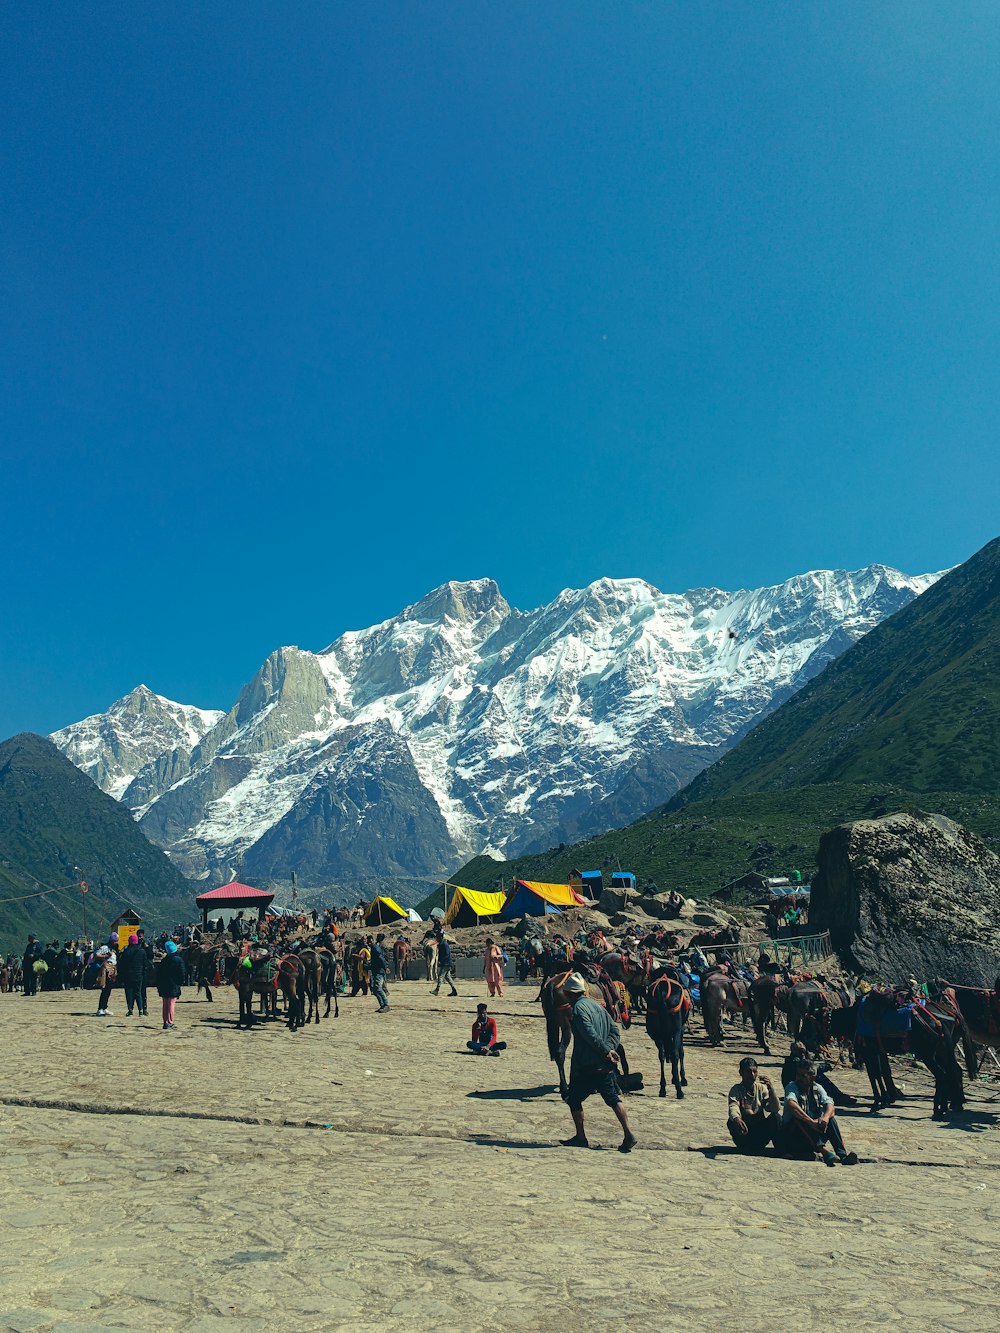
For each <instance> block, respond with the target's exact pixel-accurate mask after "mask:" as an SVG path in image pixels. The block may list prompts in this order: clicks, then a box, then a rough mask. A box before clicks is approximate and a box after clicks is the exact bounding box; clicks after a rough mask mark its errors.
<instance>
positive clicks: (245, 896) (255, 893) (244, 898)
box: [195, 880, 274, 925]
mask: <svg viewBox="0 0 1000 1333" xmlns="http://www.w3.org/2000/svg"><path fill="white" fill-rule="evenodd" d="M195 902H196V903H197V904H198V906H199V907H200V908H201V917H202V921H204V922H205V924H206V925H207V924H208V913H209V911H210V910H211V909H212V908H213V907H214V908H215V909H216V910H222V911H226V912H228V911H231V910H232V909H233V908H237V907H256V908H257V915H258V916H259V917H260V918H261V920H263V917H264V909H265V908H267V907H270V905H271V903H273V902H274V894H273V893H267V892H265V890H264V889H252V888H251V887H250V885H249V884H238V883H237V882H236V881H235V880H234V881H233V882H232V884H221V885H220V886H219V887H218V888H217V889H209V891H208V892H207V893H199V894H198V897H197V898H195Z"/></svg>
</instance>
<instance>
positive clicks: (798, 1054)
mask: <svg viewBox="0 0 1000 1333" xmlns="http://www.w3.org/2000/svg"><path fill="white" fill-rule="evenodd" d="M808 1059H809V1052H808V1051H807V1050H806V1047H805V1042H802V1041H793V1042H792V1049H791V1051H789V1053H788V1055H786V1056H785V1062H784V1064H783V1065H782V1066H781V1083H782V1086H785V1085H786V1084H788V1083H791V1082H792V1080H793V1079H794V1078H795V1070H796V1067H797V1066H798V1063H799V1061H800V1060H808ZM832 1068H833V1064H832V1063H831V1061H829V1060H821V1061H820V1063H819V1064H818V1065H817V1066H816V1082H817V1083H818V1084H819V1086H820V1087H821V1088H822V1089H823V1091H824V1092H825V1093H826V1094H827V1095H828V1096H829V1097H831V1098H832V1100H833V1104H834V1106H857V1105H858V1099H857V1097H852V1096H851V1094H850V1093H849V1092H844V1091H843V1090H842V1089H841V1088H838V1087H837V1085H836V1083H834V1081H833V1079H832V1078H829V1077H828V1073H829V1071H830V1070H831V1069H832Z"/></svg>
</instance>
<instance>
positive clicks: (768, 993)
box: [750, 975, 789, 1055]
mask: <svg viewBox="0 0 1000 1333" xmlns="http://www.w3.org/2000/svg"><path fill="white" fill-rule="evenodd" d="M788 990H789V985H788V982H787V980H784V979H782V977H780V976H773V975H764V976H760V977H755V978H754V979H753V981H751V983H750V1014H751V1017H752V1018H753V1030H754V1036H755V1037H756V1038H757V1042H758V1044H759V1045H760V1048H761V1050H762V1051H763V1052H764V1054H765V1055H770V1054H771V1048H770V1046H768V1044H767V1029H768V1028H769V1027H772V1028H775V1029H776V1028H777V1026H778V1024H777V1013H776V1012H775V1011H776V1009H779V1008H780V1009H781V1010H782V1011H783V1012H785V1013H787V1012H788Z"/></svg>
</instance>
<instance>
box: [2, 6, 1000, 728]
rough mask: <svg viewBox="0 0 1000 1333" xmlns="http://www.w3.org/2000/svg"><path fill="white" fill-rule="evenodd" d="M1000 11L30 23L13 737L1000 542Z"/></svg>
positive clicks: (12, 257)
mask: <svg viewBox="0 0 1000 1333" xmlns="http://www.w3.org/2000/svg"><path fill="white" fill-rule="evenodd" d="M998 58H1000V10H998V9H997V7H996V5H995V4H992V3H988V4H987V3H984V4H962V3H959V4H957V5H954V6H945V7H942V6H940V5H937V4H933V5H928V4H921V3H914V2H912V0H911V2H908V3H895V4H894V3H880V4H878V5H864V4H849V5H844V4H841V3H835V4H834V3H831V4H817V3H814V4H809V5H797V4H768V3H761V0H754V2H753V3H745V4H739V3H729V4H710V5H692V4H687V3H676V4H670V3H645V4H632V3H627V0H609V2H608V3H607V4H597V3H586V2H585V0H584V3H581V2H580V0H573V3H568V2H567V3H562V2H561V0H546V3H544V4H538V3H537V0H530V2H528V0H525V2H523V3H522V2H520V0H505V3H503V4H497V3H487V2H486V0H481V2H480V0H454V2H453V3H443V2H442V3H435V0H422V2H421V3H419V4H417V3H414V2H413V0H405V2H404V3H380V0H371V2H370V3H365V4H363V5H359V4H353V3H330V0H324V3H317V4H313V3H310V2H309V0H296V3H295V4H294V5H289V4H287V3H284V2H282V3H274V4H260V3H253V0H241V3H240V4H239V5H232V4H230V3H228V2H227V3H217V2H215V0H199V3H198V4H176V3H174V0H170V2H169V3H149V2H148V0H144V3H143V4H141V5H135V4H132V3H126V2H125V0H119V2H118V3H111V2H108V3H103V4H101V5H91V4H83V3H76V4H74V3H69V4H67V3H59V4H46V3H33V4H32V5H30V6H8V7H6V8H5V10H4V13H3V15H2V17H0V98H2V102H0V106H2V115H3V123H4V127H5V130H4V134H3V136H2V138H0V200H2V219H3V225H2V230H0V282H2V298H0V409H2V410H0V445H2V470H0V482H2V496H3V509H2V513H3V530H2V549H3V552H4V557H5V565H6V570H5V576H4V578H3V579H2V580H0V625H2V634H0V735H9V734H11V733H12V732H14V731H18V730H22V729H31V730H38V731H47V730H50V729H52V728H54V727H57V726H60V725H64V724H65V723H67V722H70V721H73V720H76V719H77V718H79V717H81V716H83V715H84V714H86V713H90V712H94V711H97V710H100V709H103V708H104V707H106V706H107V705H108V704H109V703H110V702H111V701H112V700H113V699H115V698H116V697H118V696H119V695H121V694H123V693H124V692H125V691H127V690H128V689H129V688H131V687H132V686H133V685H135V684H136V683H138V682H139V681H140V680H142V681H145V682H146V683H147V684H149V685H150V686H151V687H152V688H154V689H156V690H158V691H159V692H161V693H164V694H167V695H169V696H171V697H173V698H176V699H180V700H182V701H184V702H190V703H198V704H200V705H202V706H204V707H228V706H229V704H230V703H231V702H232V701H233V699H234V698H235V696H236V694H237V692H238V690H239V687H240V686H241V684H242V683H243V682H244V681H245V680H246V679H248V678H249V676H251V675H252V673H253V672H254V670H255V669H256V668H257V666H258V665H259V664H260V662H261V661H262V660H263V658H264V657H265V656H266V654H267V653H268V652H269V651H271V650H272V649H273V648H274V647H276V646H278V645H279V644H282V643H298V644H300V645H301V646H303V647H307V648H313V649H316V648H320V647H322V646H324V645H325V644H326V643H328V642H329V641H330V640H331V639H333V638H334V637H336V635H337V634H339V633H340V632H341V631H342V630H344V629H347V628H360V627H362V626H365V625H368V624H371V623H373V622H374V621H377V620H380V619H383V618H385V617H386V616H389V615H392V614H394V613H395V612H396V611H398V610H399V609H400V608H401V607H402V606H404V605H405V604H406V603H407V602H410V601H413V600H415V599H417V598H418V597H420V596H421V595H422V594H423V593H425V592H426V591H428V590H429V589H430V588H432V587H434V586H436V585H437V584H439V583H442V582H444V581H445V580H446V579H449V578H458V579H462V578H474V577H480V576H483V575H490V576H492V577H494V578H496V579H497V581H498V582H499V584H500V586H501V588H502V589H503V591H504V593H505V594H506V596H507V597H508V599H509V600H510V601H511V602H513V603H514V604H515V605H519V606H523V607H529V606H535V605H538V604H540V603H542V602H545V601H548V600H550V599H551V598H552V597H553V596H554V595H555V594H556V593H557V592H558V591H559V590H560V589H561V588H563V587H567V586H581V585H583V584H585V583H588V582H590V581H591V580H592V579H595V578H597V577H600V576H601V575H604V574H611V575H615V576H632V575H636V576H641V577H644V578H647V579H649V580H650V581H651V582H653V583H655V584H657V585H658V586H660V587H662V588H666V589H669V590H673V591H680V590H683V589H685V588H688V587H695V586H701V585H706V584H717V585H719V586H721V587H727V588H735V587H741V586H742V587H749V586H756V585H759V584H763V583H769V582H776V581H778V580H780V579H783V578H785V577H788V576H789V575H791V574H793V573H797V572H800V571H802V570H805V569H809V568H818V567H849V568H856V567H858V566H861V565H864V564H867V563H870V562H872V561H883V562H885V563H889V564H894V565H897V566H899V567H901V568H903V569H905V570H907V571H909V572H923V571H926V570H930V569H936V568H941V567H944V566H947V565H950V564H953V563H956V562H958V561H961V560H962V559H964V558H966V557H967V556H968V555H970V554H971V553H972V552H973V551H974V550H976V549H977V548H978V547H979V546H981V545H982V544H983V543H984V542H986V541H987V540H989V539H990V538H992V537H993V536H995V535H997V533H998V531H1000V520H998V517H997V497H998V495H1000V463H998V459H1000V449H998V448H997V433H998V432H997V425H998V414H1000V407H998V403H1000V397H998V394H997V392H996V388H997V383H996V382H997V366H998V365H1000V328H998V321H1000V290H998V287H1000V279H998V255H1000V245H998V241H1000V235H998V230H1000V228H998V214H997V208H998V199H1000V192H998V179H997V177H998V167H1000V134H998V129H1000V125H998V119H1000V118H998V111H1000V84H998V81H997V78H996V70H997V68H998V66H1000V59H998Z"/></svg>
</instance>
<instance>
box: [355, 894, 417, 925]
mask: <svg viewBox="0 0 1000 1333" xmlns="http://www.w3.org/2000/svg"><path fill="white" fill-rule="evenodd" d="M408 920H409V915H408V913H407V911H406V908H405V907H400V905H399V903H394V902H393V901H392V899H391V898H375V899H373V901H372V902H370V903H369V904H368V907H367V909H366V910H365V925H366V926H385V925H392V924H393V923H394V922H396V921H408Z"/></svg>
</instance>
